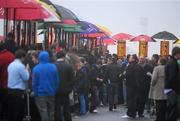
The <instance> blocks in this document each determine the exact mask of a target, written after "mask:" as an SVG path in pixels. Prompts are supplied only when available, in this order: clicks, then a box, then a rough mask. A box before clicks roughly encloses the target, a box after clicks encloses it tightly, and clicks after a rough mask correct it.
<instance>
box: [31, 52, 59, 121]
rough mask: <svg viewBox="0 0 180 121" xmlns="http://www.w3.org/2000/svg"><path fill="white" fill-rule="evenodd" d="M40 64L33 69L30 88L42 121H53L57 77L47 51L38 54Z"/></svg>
mask: <svg viewBox="0 0 180 121" xmlns="http://www.w3.org/2000/svg"><path fill="white" fill-rule="evenodd" d="M39 61H40V63H39V64H38V65H36V66H35V67H34V69H33V76H32V77H33V78H32V88H33V92H34V95H35V101H36V105H37V107H38V109H39V112H40V114H41V120H42V121H53V120H54V112H55V95H56V92H57V89H58V86H59V82H60V79H59V75H58V70H57V67H56V65H55V64H51V63H50V62H49V61H50V60H49V54H48V52H47V51H42V52H41V53H40V54H39Z"/></svg>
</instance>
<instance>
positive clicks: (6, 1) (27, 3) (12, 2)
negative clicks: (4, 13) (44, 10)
mask: <svg viewBox="0 0 180 121" xmlns="http://www.w3.org/2000/svg"><path fill="white" fill-rule="evenodd" d="M0 3H1V4H0V8H26V9H27V8H38V7H39V6H38V5H37V4H36V1H35V0H0Z"/></svg>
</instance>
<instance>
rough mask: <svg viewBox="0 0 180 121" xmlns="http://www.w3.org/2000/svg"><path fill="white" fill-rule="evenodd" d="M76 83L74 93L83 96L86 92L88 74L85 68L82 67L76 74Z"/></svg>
mask: <svg viewBox="0 0 180 121" xmlns="http://www.w3.org/2000/svg"><path fill="white" fill-rule="evenodd" d="M76 79H77V80H76V83H75V91H77V92H78V93H80V94H84V93H85V92H86V88H87V84H88V73H87V68H86V67H85V66H83V67H82V68H81V69H80V70H79V71H78V72H77V74H76Z"/></svg>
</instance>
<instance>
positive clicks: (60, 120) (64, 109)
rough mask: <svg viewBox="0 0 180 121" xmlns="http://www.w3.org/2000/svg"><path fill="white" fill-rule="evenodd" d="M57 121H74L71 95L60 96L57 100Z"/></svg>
mask: <svg viewBox="0 0 180 121" xmlns="http://www.w3.org/2000/svg"><path fill="white" fill-rule="evenodd" d="M55 121H72V117H71V113H70V106H69V94H60V95H58V96H56V98H55Z"/></svg>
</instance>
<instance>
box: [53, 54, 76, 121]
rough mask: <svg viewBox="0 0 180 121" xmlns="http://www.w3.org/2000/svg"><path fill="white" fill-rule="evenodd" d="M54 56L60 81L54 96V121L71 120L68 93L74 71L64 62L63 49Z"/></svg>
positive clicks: (71, 86)
mask: <svg viewBox="0 0 180 121" xmlns="http://www.w3.org/2000/svg"><path fill="white" fill-rule="evenodd" d="M56 56H57V62H56V65H57V67H58V71H59V75H61V77H60V79H61V83H60V85H59V88H58V91H57V94H56V97H55V105H56V107H55V121H72V117H71V113H70V102H69V94H70V92H71V91H72V88H73V79H74V71H73V68H72V66H71V65H70V64H67V63H66V62H65V56H66V53H65V52H64V51H60V52H58V53H57V54H56ZM63 119H64V120H63Z"/></svg>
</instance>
